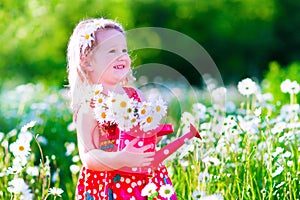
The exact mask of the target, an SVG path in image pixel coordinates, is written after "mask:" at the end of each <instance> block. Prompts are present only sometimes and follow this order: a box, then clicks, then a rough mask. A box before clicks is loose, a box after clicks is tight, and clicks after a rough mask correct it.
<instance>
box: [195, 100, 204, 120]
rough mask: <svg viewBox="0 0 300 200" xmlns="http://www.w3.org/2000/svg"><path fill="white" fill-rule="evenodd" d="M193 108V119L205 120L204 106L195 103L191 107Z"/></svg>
mask: <svg viewBox="0 0 300 200" xmlns="http://www.w3.org/2000/svg"><path fill="white" fill-rule="evenodd" d="M192 107H193V113H194V114H195V117H196V118H198V119H200V120H205V118H206V115H205V113H206V106H205V105H203V104H202V103H195V104H193V105H192Z"/></svg>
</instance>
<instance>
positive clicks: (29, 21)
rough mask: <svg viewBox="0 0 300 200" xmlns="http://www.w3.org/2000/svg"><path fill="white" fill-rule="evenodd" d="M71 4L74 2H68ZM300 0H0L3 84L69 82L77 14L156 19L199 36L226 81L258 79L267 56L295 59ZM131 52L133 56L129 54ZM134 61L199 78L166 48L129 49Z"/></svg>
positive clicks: (299, 51) (131, 23) (139, 21)
mask: <svg viewBox="0 0 300 200" xmlns="http://www.w3.org/2000/svg"><path fill="white" fill-rule="evenodd" d="M70 5H72V6H70ZM299 8H300V1H293V0H278V1H276V0H229V1H228V0H227V1H225V0H213V1H197V0H188V1H180V0H164V1H156V0H147V1H138V0H134V1H131V0H124V1H121V0H110V1H104V0H90V1H89V2H86V1H83V0H78V1H75V2H74V1H72V0H53V1H44V0H26V1H16V0H13V1H11V0H2V1H1V2H0V19H1V23H0V30H1V35H0V43H1V44H2V46H1V51H0V73H1V75H2V76H1V77H0V87H1V85H2V84H3V83H4V82H6V85H9V84H8V83H7V82H9V83H10V84H12V85H16V84H19V83H24V82H28V81H30V82H38V81H46V82H47V84H50V85H52V84H54V85H61V86H62V85H64V84H66V76H67V75H66V71H65V68H66V59H65V57H66V47H67V42H68V38H69V36H70V34H71V32H72V29H73V28H74V26H75V24H77V23H78V21H79V20H81V19H84V18H88V17H101V16H103V17H107V18H112V19H116V20H117V21H119V22H120V23H122V24H123V25H124V27H125V29H127V30H128V29H131V28H136V27H145V26H157V27H164V28H170V29H174V30H177V31H179V32H181V33H183V34H186V35H188V36H190V37H191V38H193V39H195V40H196V41H198V42H199V44H201V45H202V46H203V47H204V48H205V49H206V50H207V51H208V53H209V54H210V55H211V57H212V58H213V60H214V61H215V62H216V64H217V66H218V67H219V70H220V72H221V74H222V76H223V79H224V81H225V82H226V83H229V82H231V81H238V80H240V79H241V78H243V77H246V76H256V77H258V78H262V74H263V72H264V71H265V70H267V67H268V63H269V62H270V61H272V60H276V61H278V62H279V63H280V64H281V63H283V64H284V65H286V64H287V63H291V62H293V61H299V59H300V58H299V57H300V37H299V36H298V34H297V30H298V29H299V26H300V25H299V24H300V22H299V20H300V17H299V12H298V10H299ZM134 55H135V56H134ZM133 56H134V58H135V62H134V65H139V64H142V63H149V62H156V63H162V64H166V65H168V66H171V67H173V68H175V69H177V70H178V71H179V72H181V73H182V74H183V75H185V76H186V77H187V78H188V79H189V80H190V81H191V82H192V83H194V84H198V83H199V82H200V81H199V76H196V75H195V73H193V71H190V70H192V69H193V67H192V66H190V64H189V63H187V62H186V61H185V60H184V59H182V58H180V57H179V56H176V55H174V54H172V53H170V52H165V51H159V50H153V49H152V50H151V49H148V50H140V51H137V52H133Z"/></svg>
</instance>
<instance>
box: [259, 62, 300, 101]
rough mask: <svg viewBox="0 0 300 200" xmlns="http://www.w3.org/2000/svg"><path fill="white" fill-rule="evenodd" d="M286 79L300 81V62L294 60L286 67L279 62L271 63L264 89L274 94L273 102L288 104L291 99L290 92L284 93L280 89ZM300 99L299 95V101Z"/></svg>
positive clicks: (263, 85)
mask: <svg viewBox="0 0 300 200" xmlns="http://www.w3.org/2000/svg"><path fill="white" fill-rule="evenodd" d="M286 79H290V80H291V81H297V82H298V83H300V63H299V62H294V63H292V64H290V65H288V66H286V67H282V66H280V64H279V63H277V62H271V63H270V64H269V70H268V71H267V72H266V74H265V79H264V81H263V84H262V89H263V91H265V92H270V93H271V94H273V96H274V100H273V103H275V105H282V104H286V103H289V101H290V100H289V94H288V93H282V92H281V89H280V85H281V83H282V82H283V81H285V80H286ZM299 100H300V99H299V97H298V102H299Z"/></svg>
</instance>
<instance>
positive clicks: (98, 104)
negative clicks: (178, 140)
mask: <svg viewBox="0 0 300 200" xmlns="http://www.w3.org/2000/svg"><path fill="white" fill-rule="evenodd" d="M102 90H103V87H102V85H101V84H100V85H96V86H95V88H94V95H93V102H94V111H95V112H94V113H95V118H96V120H97V121H98V122H99V124H100V125H104V124H107V123H109V124H117V125H118V128H119V129H120V130H124V131H129V130H130V129H132V128H133V127H135V126H137V125H139V128H140V130H142V131H150V130H153V129H155V128H157V127H158V125H159V123H160V120H161V119H162V118H163V117H164V116H165V115H166V111H167V106H166V102H165V101H164V100H163V99H162V98H161V97H158V98H155V99H154V98H151V99H149V101H143V102H138V101H137V100H135V99H133V98H129V97H128V96H127V94H117V93H113V92H109V93H108V95H105V94H103V93H101V92H102Z"/></svg>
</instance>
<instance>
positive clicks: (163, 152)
mask: <svg viewBox="0 0 300 200" xmlns="http://www.w3.org/2000/svg"><path fill="white" fill-rule="evenodd" d="M170 133H173V126H172V125H171V124H163V125H160V126H159V127H158V128H156V129H154V130H151V131H147V132H143V131H141V130H140V129H139V127H135V128H133V129H131V131H130V132H125V131H120V132H119V140H118V151H120V150H122V149H123V148H124V147H125V146H126V145H127V143H128V142H129V141H131V140H133V139H134V138H139V141H138V142H137V144H136V145H135V146H136V147H137V148H138V147H142V146H144V145H149V144H150V145H152V148H150V149H148V150H147V151H146V152H154V151H156V149H155V147H156V139H157V137H159V136H163V135H167V134H170ZM193 137H197V138H200V139H201V136H200V134H199V132H198V131H197V130H196V128H195V127H194V126H193V125H192V124H190V131H189V132H188V133H185V134H184V135H183V136H181V137H180V138H178V139H176V140H175V141H173V142H172V143H170V144H168V145H166V146H165V147H163V148H162V149H160V150H158V151H156V153H155V156H154V161H153V163H152V166H151V167H139V168H128V167H124V168H122V169H121V170H120V171H126V172H127V173H132V174H136V173H138V174H146V175H149V176H151V175H152V171H153V168H157V167H158V166H159V164H160V163H161V162H162V161H164V160H165V159H166V158H167V157H169V156H170V155H171V154H173V153H174V152H175V151H176V150H178V149H179V148H180V147H181V146H182V145H184V144H185V142H186V141H187V140H190V139H192V138H193Z"/></svg>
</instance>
